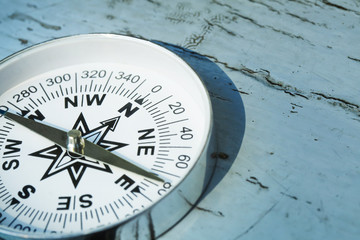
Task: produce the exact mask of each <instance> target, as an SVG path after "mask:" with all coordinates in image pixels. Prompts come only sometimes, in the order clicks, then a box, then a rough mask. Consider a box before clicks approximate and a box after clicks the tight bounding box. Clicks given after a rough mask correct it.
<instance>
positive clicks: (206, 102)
mask: <svg viewBox="0 0 360 240" xmlns="http://www.w3.org/2000/svg"><path fill="white" fill-rule="evenodd" d="M212 133H213V130H212V110H211V104H210V99H209V96H208V93H207V91H206V89H205V87H204V85H203V84H202V81H201V80H200V79H199V77H198V76H197V74H196V73H195V72H194V71H193V70H192V69H191V68H190V67H189V66H188V65H187V64H186V63H185V62H184V61H183V60H182V59H181V58H179V57H178V56H177V55H175V54H173V53H172V52H170V51H168V50H166V49H165V48H163V47H160V46H158V45H156V44H154V43H151V42H149V41H145V40H140V39H136V38H131V37H126V36H119V35H110V34H92V35H79V36H73V37H66V38H62V39H57V40H53V41H49V42H46V43H43V44H40V45H37V46H34V47H31V48H29V49H26V50H24V51H21V52H19V53H17V54H14V55H13V56H10V57H9V58H7V59H5V60H3V61H1V62H0V239H2V238H4V239H18V238H27V239H57V238H58V239H66V238H68V239H134V238H137V239H154V238H157V237H158V236H160V235H161V234H163V233H164V232H165V231H167V230H168V229H169V228H170V227H171V226H173V225H174V224H175V223H176V222H177V221H179V220H180V219H181V218H182V217H183V216H184V215H185V214H186V212H188V211H189V209H191V207H192V206H193V204H195V203H196V201H197V199H198V198H199V197H200V196H201V193H202V192H203V191H204V189H205V187H206V185H207V183H208V181H209V176H210V175H211V173H212V170H213V165H212V162H211V158H210V157H209V156H210V155H211V151H212V150H211V146H212V144H211V143H212V142H213V141H212V139H213V137H212V136H213V134H212Z"/></svg>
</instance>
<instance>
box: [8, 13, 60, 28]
mask: <svg viewBox="0 0 360 240" xmlns="http://www.w3.org/2000/svg"><path fill="white" fill-rule="evenodd" d="M9 18H10V19H12V20H19V21H22V22H24V21H25V20H28V21H32V22H35V23H37V24H39V25H40V26H41V27H43V28H45V29H50V30H55V31H59V30H61V27H60V26H56V25H51V24H48V23H45V22H42V21H40V20H38V19H36V18H34V17H32V16H29V15H27V14H25V13H19V12H15V13H13V14H11V15H10V16H9Z"/></svg>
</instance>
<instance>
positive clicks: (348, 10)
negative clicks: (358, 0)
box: [322, 0, 360, 15]
mask: <svg viewBox="0 0 360 240" xmlns="http://www.w3.org/2000/svg"><path fill="white" fill-rule="evenodd" d="M322 2H323V3H324V4H325V5H327V6H330V7H334V8H337V9H340V10H343V11H347V12H352V13H355V14H356V15H360V12H358V11H355V10H352V9H349V8H346V7H343V6H341V5H339V4H336V3H332V2H329V1H327V0H322Z"/></svg>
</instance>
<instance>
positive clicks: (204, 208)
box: [0, 0, 360, 240]
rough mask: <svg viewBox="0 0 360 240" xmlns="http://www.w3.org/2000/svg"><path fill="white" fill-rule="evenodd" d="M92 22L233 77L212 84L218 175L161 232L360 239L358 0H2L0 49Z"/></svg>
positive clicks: (81, 29) (87, 29) (97, 28)
mask: <svg viewBox="0 0 360 240" xmlns="http://www.w3.org/2000/svg"><path fill="white" fill-rule="evenodd" d="M94 32H97V33H98V32H106V33H118V34H126V35H131V36H138V37H142V38H145V39H154V40H160V41H163V42H168V43H171V44H176V45H179V46H182V47H185V48H188V49H190V50H193V51H196V52H198V53H200V54H203V55H205V56H207V57H208V58H209V59H210V60H212V61H214V62H216V63H217V65H218V66H219V67H220V68H221V69H222V70H223V71H224V72H225V73H226V74H227V75H228V76H229V77H230V79H231V80H232V81H233V83H234V85H229V84H228V82H226V84H225V83H224V82H221V79H217V80H216V79H215V80H216V81H217V82H214V83H213V86H214V89H213V90H212V92H211V95H212V97H213V100H214V102H215V105H216V106H215V107H217V108H218V109H222V110H223V114H219V115H218V116H217V122H216V123H217V127H218V138H219V139H218V140H219V152H221V153H222V154H220V156H221V158H220V159H219V161H220V163H219V166H218V168H217V174H218V175H217V176H221V177H219V178H218V179H219V180H221V181H220V182H216V184H214V185H213V189H212V191H211V192H210V193H209V194H207V196H206V197H205V198H204V199H203V200H202V201H201V202H200V204H199V205H198V206H197V208H195V209H194V210H193V211H192V212H191V213H190V214H189V215H188V216H187V217H186V218H185V219H184V220H183V221H182V222H181V223H179V224H178V225H177V226H176V227H175V228H174V229H172V230H171V231H170V232H168V233H167V234H166V235H164V236H163V237H162V239H229V240H233V239H234V240H235V239H359V238H360V187H359V184H360V168H359V166H360V159H359V158H360V147H359V146H360V137H359V136H360V2H359V1H358V0H348V1H341V0H339V1H336V0H322V1H320V0H291V1H286V0H269V1H261V0H248V1H245V0H244V1H225V0H213V1H210V0H209V1H205V0H201V1H181V0H177V1H163V0H148V1H135V0H108V1H102V0H91V1H82V0H78V1H63V0H53V1H50V0H43V1H35V0H32V1H31V0H29V1H21V0H13V1H10V0H0V43H1V44H0V58H4V57H6V56H8V55H10V54H13V53H14V52H16V51H18V50H21V49H23V48H25V47H28V46H31V45H33V44H37V43H40V42H43V41H46V40H49V39H53V38H57V37H61V36H67V35H73V34H80V33H94ZM215 80H214V81H215ZM216 87H218V89H216ZM229 92H232V94H237V96H239V95H238V94H241V97H242V100H243V104H244V107H245V112H246V130H245V135H244V139H243V141H242V144H241V148H240V150H239V151H235V150H234V149H238V147H239V144H240V140H239V139H238V141H234V140H233V139H234V138H235V139H236V133H237V131H240V130H239V126H240V125H241V122H240V121H239V119H236V118H234V116H233V115H232V114H231V113H230V110H231V109H232V106H233V105H234V104H235V105H236V103H234V102H232V100H233V99H236V97H235V98H234V97H232V96H230V95H229V94H228V93H229ZM222 123H226V126H224V125H225V124H222ZM229 123H231V124H230V125H229Z"/></svg>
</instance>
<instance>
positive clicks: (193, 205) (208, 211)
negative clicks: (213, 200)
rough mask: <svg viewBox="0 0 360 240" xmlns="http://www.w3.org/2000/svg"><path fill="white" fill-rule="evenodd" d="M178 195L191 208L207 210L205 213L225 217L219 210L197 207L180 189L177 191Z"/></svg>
mask: <svg viewBox="0 0 360 240" xmlns="http://www.w3.org/2000/svg"><path fill="white" fill-rule="evenodd" d="M178 193H179V195H180V196H181V197H182V198H183V199H184V200H185V202H186V203H187V204H189V206H191V207H192V208H193V209H196V210H199V211H202V212H207V213H211V214H213V215H215V216H217V217H225V216H224V214H223V213H222V212H221V211H217V212H215V211H213V210H210V209H207V208H202V207H199V206H197V205H196V204H193V203H191V202H190V201H189V200H188V199H187V198H186V197H185V196H184V195H183V194H182V192H181V191H178Z"/></svg>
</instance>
